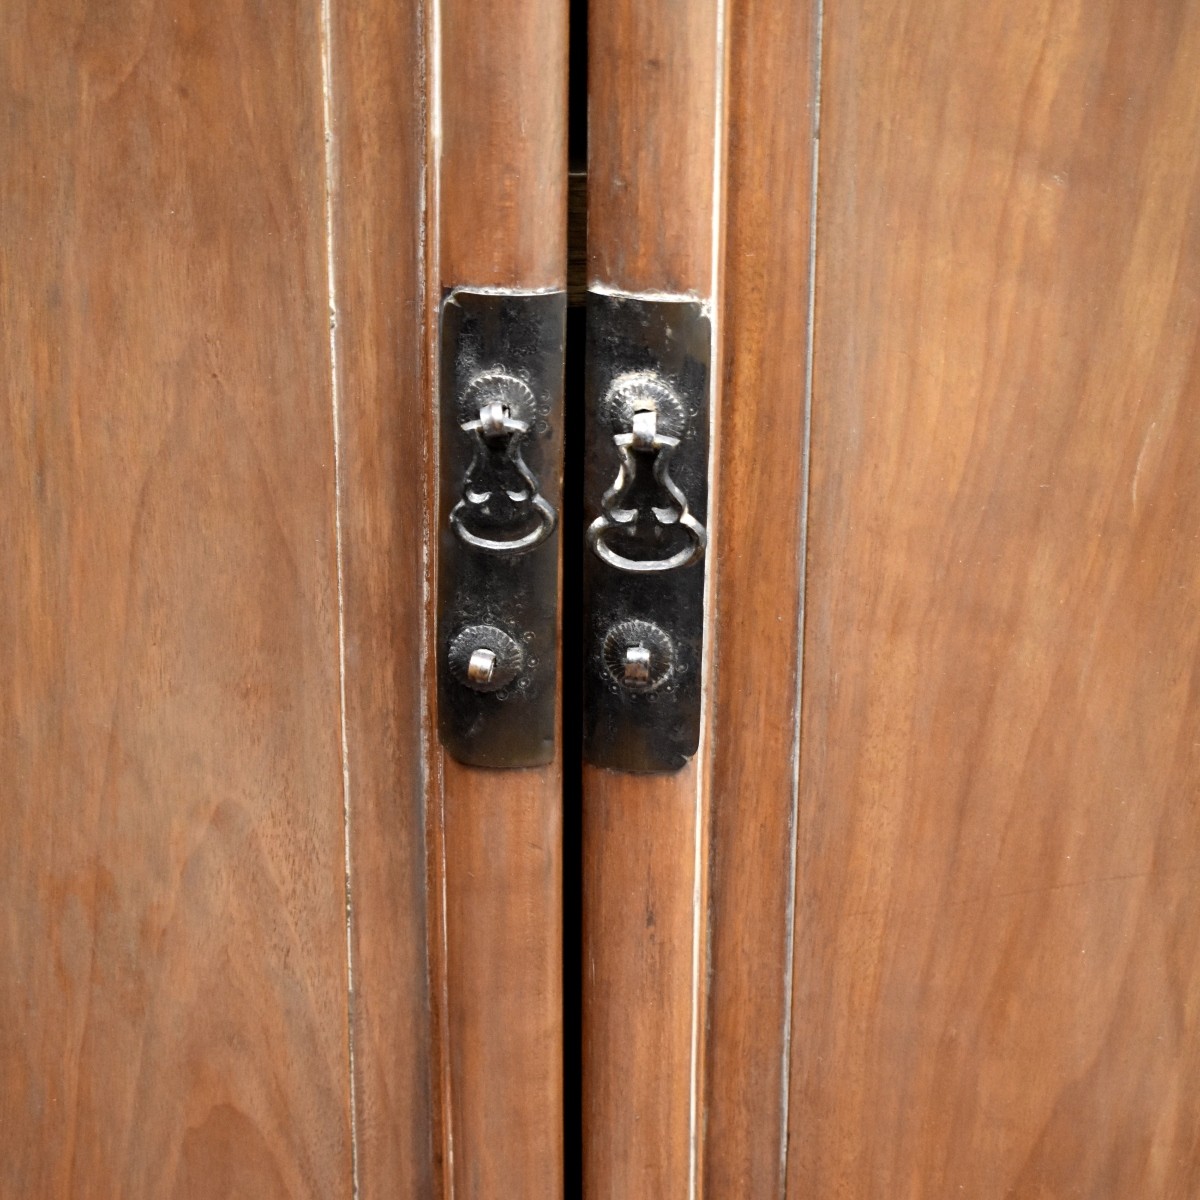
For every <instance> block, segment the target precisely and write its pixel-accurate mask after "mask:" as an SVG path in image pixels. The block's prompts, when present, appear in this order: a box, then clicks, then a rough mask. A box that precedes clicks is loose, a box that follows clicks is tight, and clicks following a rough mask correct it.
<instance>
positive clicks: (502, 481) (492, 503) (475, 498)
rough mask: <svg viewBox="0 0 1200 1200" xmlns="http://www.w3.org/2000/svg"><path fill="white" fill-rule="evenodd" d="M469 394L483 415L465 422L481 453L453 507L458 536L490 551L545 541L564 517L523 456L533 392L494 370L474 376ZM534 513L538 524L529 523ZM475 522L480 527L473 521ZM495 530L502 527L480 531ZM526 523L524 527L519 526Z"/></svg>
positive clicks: (504, 551)
mask: <svg viewBox="0 0 1200 1200" xmlns="http://www.w3.org/2000/svg"><path fill="white" fill-rule="evenodd" d="M467 392H468V399H470V398H471V397H474V399H475V400H478V401H480V403H479V408H478V412H479V416H478V417H476V418H474V419H472V420H469V421H464V422H463V424H462V425H461V426H460V428H461V429H462V430H463V432H464V433H469V434H472V435H473V436H474V438H475V443H476V444H475V453H474V456H473V457H472V459H471V463H470V465H469V466H468V467H467V471H466V475H465V477H464V479H463V494H462V499H461V500H459V502H458V503H457V504H456V505H455V506H454V508H453V509H451V511H450V527H451V528H452V529H453V530H454V532H455V534H456V535H457V536H458V539H459V540H460V541H461V542H462V543H463V544H464V545H467V546H470V547H471V548H472V549H474V550H480V551H483V552H484V553H485V554H520V553H522V552H523V551H525V550H532V549H533V548H534V547H535V546H538V545H540V544H541V543H542V542H544V541H545V540H546V539H547V538H548V537H549V536H550V534H551V533H553V532H554V527H555V525H556V523H557V521H558V514H557V513H556V512H555V511H554V506H553V505H552V504H550V502H549V501H548V500H547V499H546V498H545V497H544V496H543V495H542V493H541V487H540V485H539V483H538V480H537V476H535V475H534V473H533V472H532V471H531V470H530V469H529V466H528V464H527V463H526V462H525V460H524V459H523V458H522V457H521V443H522V441H523V440H524V438H525V436H526V434H528V432H529V427H530V423H529V420H526V419H522V418H523V417H525V416H526V415H528V416H532V415H533V412H534V405H533V394H532V392H530V390H529V388H528V387H527V386H526V385H525V384H524V383H522V382H521V381H520V380H519V379H515V378H514V377H513V376H511V375H501V374H499V373H492V374H488V375H482V376H479V377H477V378H476V379H474V380H472V381H471V383H470V385H469V386H468V389H467ZM531 517H532V518H533V521H534V524H533V527H532V528H526V527H527V526H528V525H529V521H530V518H531ZM472 525H474V527H475V528H474V529H472V528H471V526H472ZM481 529H482V530H493V531H499V532H498V534H497V533H489V532H477V531H478V530H481ZM521 529H524V530H525V532H523V533H520V532H518V533H516V534H515V536H513V531H514V530H521Z"/></svg>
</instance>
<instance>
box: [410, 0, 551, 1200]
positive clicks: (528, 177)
mask: <svg viewBox="0 0 1200 1200" xmlns="http://www.w3.org/2000/svg"><path fill="white" fill-rule="evenodd" d="M567 16H568V13H567V5H566V4H564V3H559V2H558V0H535V2H533V3H517V2H515V0H487V2H486V3H482V4H481V3H477V2H476V0H443V2H442V3H441V4H440V6H439V16H438V19H439V22H440V24H439V37H440V44H441V57H440V60H439V63H438V65H437V67H436V71H437V73H438V74H437V80H436V84H435V85H433V86H436V87H437V89H438V97H439V99H438V103H439V105H440V128H441V130H442V139H441V141H440V142H438V140H437V139H436V137H435V138H434V140H433V143H432V145H431V153H432V155H433V158H432V161H431V167H432V171H433V173H434V174H435V182H436V187H437V189H438V202H437V210H436V211H437V217H436V222H435V225H436V235H435V236H436V239H437V246H438V257H437V259H436V260H435V261H431V262H430V264H429V271H430V272H431V274H430V277H429V278H430V287H429V291H428V303H429V305H430V308H429V310H428V319H429V320H430V321H431V322H432V321H433V320H434V319H435V311H436V306H437V305H438V304H439V303H440V297H441V294H442V290H443V289H444V288H449V287H454V286H467V287H471V286H475V287H478V286H500V287H512V288H565V286H566V270H567V253H566V222H567V120H566V117H567V112H566V101H567ZM434 361H436V360H434ZM431 511H432V497H431ZM560 679H561V670H560ZM559 690H560V695H561V683H560V689H559ZM437 757H438V761H437V763H436V764H435V766H434V771H435V776H436V778H437V779H438V780H439V782H440V795H441V804H440V807H438V808H437V809H436V811H434V812H433V813H432V818H433V820H434V822H435V829H434V844H435V855H436V857H435V864H434V865H435V875H434V879H435V883H434V886H435V887H436V888H438V890H439V892H440V894H441V895H442V896H443V900H444V909H443V914H444V915H443V920H442V928H441V930H440V931H439V932H440V935H441V936H442V938H443V944H442V946H441V948H440V951H439V953H440V954H441V955H442V962H443V964H444V966H443V976H442V983H441V986H442V988H443V992H444V1004H443V1009H444V1017H443V1020H444V1044H443V1054H444V1068H445V1073H446V1096H445V1105H446V1108H445V1117H446V1121H447V1127H446V1131H445V1138H444V1141H445V1144H446V1148H447V1153H448V1155H449V1157H450V1162H449V1169H450V1172H451V1180H450V1184H449V1186H450V1187H452V1189H453V1192H452V1194H453V1195H455V1196H457V1197H459V1198H460V1200H491V1197H495V1196H504V1197H506V1198H508V1200H525V1198H527V1200H554V1197H557V1196H561V1195H562V1194H563V1122H564V1113H563V1035H562V1029H563V986H562V959H563V946H562V929H563V923H562V905H563V891H562V869H563V867H562V764H561V757H560V758H559V759H558V760H556V761H555V762H554V763H553V764H551V765H550V766H548V767H544V768H539V769H534V770H520V771H494V770H479V769H474V768H470V767H464V766H462V765H460V764H459V763H456V762H455V761H454V760H453V759H451V758H450V757H449V756H448V755H444V754H441V753H440V750H439V752H438V755H437Z"/></svg>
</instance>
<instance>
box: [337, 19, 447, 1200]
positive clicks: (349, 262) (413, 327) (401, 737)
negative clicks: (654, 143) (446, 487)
mask: <svg viewBox="0 0 1200 1200" xmlns="http://www.w3.org/2000/svg"><path fill="white" fill-rule="evenodd" d="M331 12H332V23H331V28H330V33H329V48H328V54H329V70H328V73H329V77H330V79H331V81H332V88H331V99H330V108H331V111H330V158H329V165H330V176H331V189H332V204H331V211H332V215H333V221H332V227H331V234H332V239H331V249H332V261H333V287H332V308H333V321H334V346H335V349H336V352H337V354H336V359H337V379H336V383H337V387H336V391H335V394H334V399H335V404H336V411H337V419H338V432H339V454H338V475H339V489H338V492H339V512H340V527H341V545H342V605H343V613H344V616H343V624H344V633H343V638H344V657H345V668H346V669H345V681H344V687H345V728H344V737H345V748H346V768H345V780H344V784H345V789H346V795H345V805H346V812H347V830H348V834H349V841H350V870H349V903H350V916H351V926H350V928H351V950H350V952H351V972H350V976H351V981H352V992H351V1000H350V1017H351V1023H352V1024H351V1028H352V1037H353V1043H352V1045H353V1052H354V1058H353V1066H354V1109H355V1124H354V1134H355V1148H356V1156H355V1176H356V1180H357V1184H358V1189H359V1191H358V1195H359V1196H360V1197H361V1200H376V1198H383V1197H396V1198H397V1200H424V1198H426V1197H433V1196H436V1195H439V1194H441V1188H442V1187H443V1176H442V1175H441V1174H440V1171H441V1169H442V1167H443V1165H444V1163H443V1160H442V1156H441V1153H440V1151H441V1141H440V1132H441V1130H440V1125H439V1121H438V1119H437V1114H438V1113H439V1112H440V1102H441V1099H442V1092H441V1090H440V1080H439V1078H438V1074H437V1068H438V1058H437V1053H436V1047H437V1045H438V1042H437V1040H436V1039H437V1030H438V1028H439V1027H440V1026H439V1023H438V1012H437V1009H436V1007H435V999H436V997H434V996H432V995H431V989H430V973H429V947H430V941H431V935H430V929H429V922H431V921H434V922H436V921H438V920H439V909H438V903H437V897H436V896H433V897H429V896H428V894H427V881H428V880H429V879H430V878H432V872H431V871H430V870H429V869H428V864H427V837H426V834H427V826H426V820H425V800H426V779H427V774H428V772H429V769H430V761H429V760H430V752H429V746H430V732H429V731H430V728H431V714H430V711H429V704H428V699H429V695H428V691H427V689H426V678H425V667H426V658H425V655H423V654H422V653H421V652H420V647H421V646H422V644H423V639H424V631H425V628H426V624H425V620H426V618H425V613H424V598H423V594H422V592H423V589H422V581H423V579H424V578H425V572H426V570H427V569H428V564H427V562H426V558H425V520H426V518H425V514H426V511H427V509H426V503H427V492H426V487H425V476H424V466H423V465H424V464H426V463H427V462H428V456H427V452H426V435H427V432H428V428H429V425H428V420H429V416H428V414H429V403H428V390H427V389H428V378H427V375H426V371H425V349H426V347H425V341H424V339H425V320H424V310H423V299H424V295H425V280H424V269H425V261H426V260H425V254H426V245H425V243H424V241H423V238H422V231H423V229H424V217H425V212H426V193H425V190H424V188H423V184H422V180H423V178H424V165H425V152H426V137H425V128H424V111H425V110H424V101H425V95H424V93H425V84H426V77H425V75H424V73H423V72H422V71H420V70H418V69H410V68H416V67H417V66H418V65H419V64H420V63H421V62H422V61H423V58H422V46H423V42H424V37H425V30H424V27H423V23H422V19H421V9H420V6H419V5H417V4H413V3H403V4H396V3H393V2H392V0H359V2H357V3H354V4H336V5H333V6H332V9H331ZM398 66H401V67H404V68H405V69H397V68H398ZM433 940H436V938H434V939H433Z"/></svg>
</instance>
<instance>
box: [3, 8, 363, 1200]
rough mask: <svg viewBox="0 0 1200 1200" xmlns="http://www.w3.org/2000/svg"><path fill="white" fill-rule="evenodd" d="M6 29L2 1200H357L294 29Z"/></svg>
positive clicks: (331, 630)
mask: <svg viewBox="0 0 1200 1200" xmlns="http://www.w3.org/2000/svg"><path fill="white" fill-rule="evenodd" d="M305 13H307V14H308V15H305ZM5 15H6V20H5V26H6V36H5V38H4V39H3V46H2V48H0V109H2V110H3V112H4V118H3V122H2V124H0V143H2V148H0V153H2V156H3V161H4V169H3V172H2V173H0V209H2V214H3V215H2V219H0V260H2V261H3V262H4V264H5V266H4V271H3V282H2V284H0V346H2V353H0V361H2V362H3V380H4V397H5V401H4V407H3V420H4V431H3V437H2V438H0V498H2V502H3V508H4V522H3V532H2V533H0V578H2V579H3V587H2V589H0V676H2V677H3V680H4V685H3V687H0V731H2V733H0V777H2V778H3V781H4V782H3V786H2V790H0V808H2V815H3V835H2V836H0V963H2V964H3V966H2V967H0V1012H3V1014H4V1015H3V1020H2V1021H0V1193H2V1194H4V1195H6V1196H30V1197H32V1196H38V1197H59V1196H71V1197H81V1198H82V1197H93V1196H94V1197H107V1196H130V1197H135V1196H136V1197H167V1196H178V1197H188V1198H189V1200H193V1198H195V1197H227V1196H235V1195H236V1196H255V1197H261V1198H269V1197H280V1198H283V1197H290V1198H294V1197H302V1196H303V1197H314V1198H316V1197H320V1198H322V1200H326V1198H329V1197H349V1196H350V1195H351V1151H350V1109H349V1098H348V1087H347V1079H348V1072H347V1046H348V1028H347V1004H346V931H345V920H346V909H345V898H344V897H345V865H344V847H343V836H342V803H341V794H342V778H341V777H342V773H341V761H340V744H339V731H338V712H339V697H338V688H339V685H338V659H339V655H338V630H337V610H338V600H337V585H336V569H335V528H334V474H333V428H332V411H331V407H330V388H329V379H330V363H329V337H328V316H327V303H326V297H327V292H328V288H327V283H328V281H327V278H326V262H325V225H324V217H323V212H324V195H323V192H324V184H323V179H324V164H323V156H322V150H321V147H322V93H321V46H320V29H319V23H318V20H317V14H316V10H315V9H303V8H297V7H296V6H292V5H287V4H282V3H263V4H259V5H255V6H247V7H236V6H225V5H216V6H214V5H211V4H206V3H196V2H191V0H175V2H173V3H171V4H170V5H164V4H149V3H137V4H129V5H124V6H99V7H97V6H93V5H84V4H74V3H65V4H55V5H44V4H32V3H23V2H21V0H14V2H13V3H11V4H9V5H8V6H7V8H6V14H5Z"/></svg>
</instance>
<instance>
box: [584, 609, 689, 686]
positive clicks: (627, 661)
mask: <svg viewBox="0 0 1200 1200" xmlns="http://www.w3.org/2000/svg"><path fill="white" fill-rule="evenodd" d="M601 654H602V655H603V658H604V667H605V670H606V671H607V672H608V673H609V675H610V676H612V678H613V679H614V680H615V681H616V682H617V683H619V684H620V685H621V687H623V688H625V689H626V690H627V691H630V692H639V693H642V692H653V691H657V689H658V688H660V687H662V686H663V684H664V683H666V682H667V680H669V679H670V678H671V676H672V675H673V674H674V673H675V647H674V645H673V644H672V642H671V639H670V638H669V637H668V636H667V634H666V633H664V632H663V630H661V629H660V628H659V627H658V626H657V625H654V624H652V623H651V622H650V621H621V622H619V623H618V624H616V625H614V626H613V627H612V628H611V629H610V630H609V631H608V633H607V634H605V636H604V646H603V648H602V650H601Z"/></svg>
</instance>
